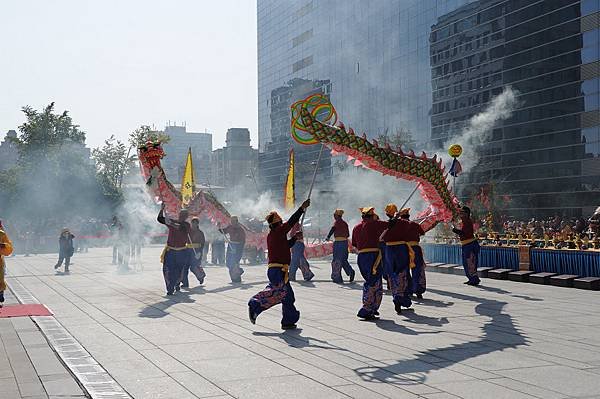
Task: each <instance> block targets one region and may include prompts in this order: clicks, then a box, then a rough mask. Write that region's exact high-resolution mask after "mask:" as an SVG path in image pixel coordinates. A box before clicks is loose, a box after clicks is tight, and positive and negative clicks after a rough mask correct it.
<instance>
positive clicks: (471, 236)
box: [452, 206, 480, 285]
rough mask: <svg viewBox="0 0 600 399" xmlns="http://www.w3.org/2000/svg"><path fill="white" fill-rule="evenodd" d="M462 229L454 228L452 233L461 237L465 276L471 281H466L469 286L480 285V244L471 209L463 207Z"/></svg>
mask: <svg viewBox="0 0 600 399" xmlns="http://www.w3.org/2000/svg"><path fill="white" fill-rule="evenodd" d="M460 219H461V227H460V229H458V228H456V226H453V228H452V231H453V232H454V233H455V234H457V235H458V236H459V237H460V244H461V246H462V261H463V268H464V269H465V275H466V276H467V278H468V279H469V280H468V281H465V284H468V285H479V282H480V280H479V276H478V275H477V262H478V260H479V242H478V241H477V237H475V232H474V229H473V221H472V220H471V209H470V208H469V207H467V206H463V207H462V209H461V211H460Z"/></svg>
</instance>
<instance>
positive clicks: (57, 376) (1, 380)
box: [0, 291, 85, 399]
mask: <svg viewBox="0 0 600 399" xmlns="http://www.w3.org/2000/svg"><path fill="white" fill-rule="evenodd" d="M5 296H6V302H5V304H6V305H9V304H15V303H18V302H17V300H16V298H15V297H14V296H13V295H12V293H11V292H10V291H7V292H5ZM84 397H85V395H84V392H83V390H82V389H81V388H80V386H79V385H78V383H77V381H76V380H75V379H74V378H73V376H72V375H71V374H70V373H69V371H68V370H67V369H66V367H65V366H64V365H63V364H62V363H61V361H60V360H59V358H58V356H57V355H56V353H55V352H54V351H53V350H52V348H51V347H50V345H49V344H48V341H47V340H46V338H45V337H44V335H42V333H41V331H40V329H39V328H38V327H37V326H36V325H35V324H34V323H33V321H32V319H31V318H30V317H18V318H9V319H0V398H2V399H19V398H27V399H41V398H84Z"/></svg>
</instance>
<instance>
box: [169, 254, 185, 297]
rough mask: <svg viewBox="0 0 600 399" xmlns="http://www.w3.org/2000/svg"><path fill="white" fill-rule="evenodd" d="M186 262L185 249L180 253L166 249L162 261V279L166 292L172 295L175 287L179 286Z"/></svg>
mask: <svg viewBox="0 0 600 399" xmlns="http://www.w3.org/2000/svg"><path fill="white" fill-rule="evenodd" d="M188 261H189V253H188V250H187V249H184V250H180V251H175V250H172V249H167V252H166V253H165V257H164V260H163V277H164V279H165V285H166V288H167V292H170V293H172V292H173V291H174V290H175V286H177V285H179V280H180V279H181V272H182V270H183V267H184V266H185V265H186V264H187V263H188Z"/></svg>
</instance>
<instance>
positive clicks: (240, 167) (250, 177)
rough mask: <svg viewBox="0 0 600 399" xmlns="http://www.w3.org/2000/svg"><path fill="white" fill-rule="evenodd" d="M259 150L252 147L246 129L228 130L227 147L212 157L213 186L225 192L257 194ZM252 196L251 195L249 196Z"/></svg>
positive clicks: (220, 149)
mask: <svg viewBox="0 0 600 399" xmlns="http://www.w3.org/2000/svg"><path fill="white" fill-rule="evenodd" d="M257 166H258V150H257V149H256V148H252V146H251V145H250V131H249V130H248V129H246V128H231V129H227V135H226V140H225V147H223V148H219V149H216V150H214V151H213V152H212V155H211V172H212V174H211V180H210V183H211V185H214V186H219V187H223V188H225V191H228V190H231V189H239V191H238V192H245V193H252V195H256V194H257V190H258V186H257V184H258V182H257V175H256V174H257ZM249 195H250V194H249Z"/></svg>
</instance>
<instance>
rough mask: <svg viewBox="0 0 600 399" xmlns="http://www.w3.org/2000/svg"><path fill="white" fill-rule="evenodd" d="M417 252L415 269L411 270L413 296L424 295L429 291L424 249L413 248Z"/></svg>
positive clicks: (417, 246) (416, 246)
mask: <svg viewBox="0 0 600 399" xmlns="http://www.w3.org/2000/svg"><path fill="white" fill-rule="evenodd" d="M412 249H413V251H415V265H416V266H415V267H414V269H410V274H411V276H410V291H411V293H413V294H423V293H424V292H425V290H426V289H427V281H426V279H425V259H423V249H422V248H421V247H420V246H419V245H414V246H413V247H412Z"/></svg>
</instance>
